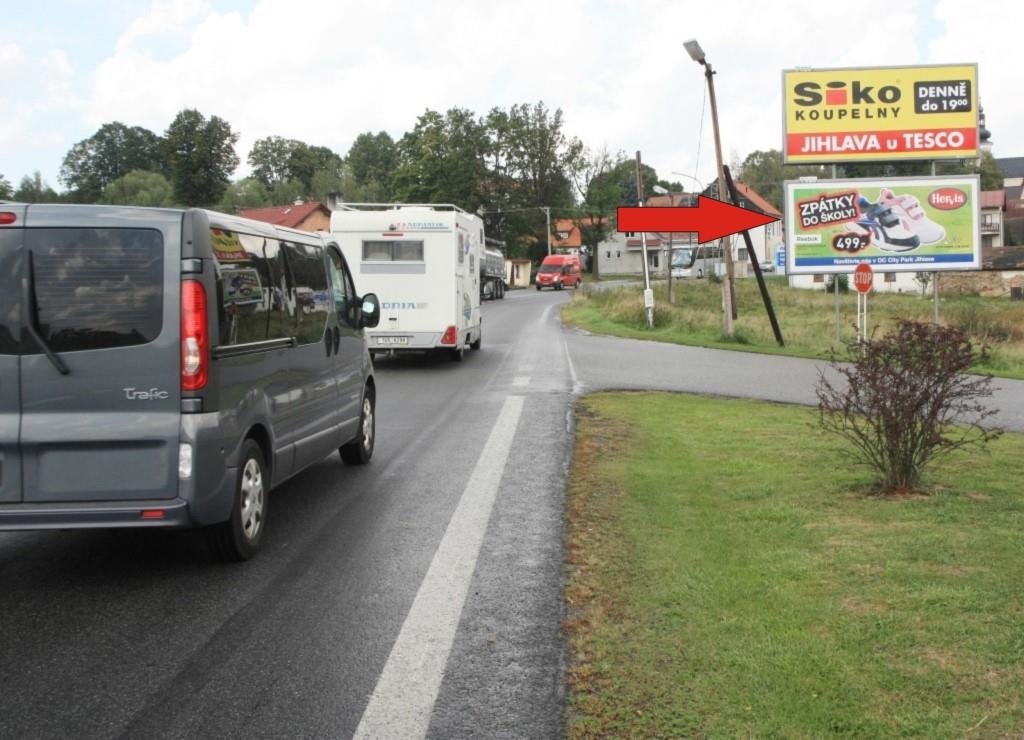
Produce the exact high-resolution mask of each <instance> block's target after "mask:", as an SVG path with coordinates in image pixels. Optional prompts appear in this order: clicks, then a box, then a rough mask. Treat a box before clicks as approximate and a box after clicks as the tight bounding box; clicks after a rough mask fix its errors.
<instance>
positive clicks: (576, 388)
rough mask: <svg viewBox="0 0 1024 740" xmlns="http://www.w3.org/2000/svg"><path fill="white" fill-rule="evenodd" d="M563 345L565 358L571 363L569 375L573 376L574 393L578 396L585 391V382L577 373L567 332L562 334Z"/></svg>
mask: <svg viewBox="0 0 1024 740" xmlns="http://www.w3.org/2000/svg"><path fill="white" fill-rule="evenodd" d="M562 346H563V347H564V348H565V360H566V362H568V363H569V377H571V378H572V394H573V395H574V396H578V395H580V394H581V393H583V383H581V382H580V379H579V376H578V375H576V366H575V365H573V364H572V355H570V354H569V343H568V342H567V341H566V340H565V334H564V333H563V334H562Z"/></svg>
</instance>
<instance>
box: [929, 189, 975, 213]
mask: <svg viewBox="0 0 1024 740" xmlns="http://www.w3.org/2000/svg"><path fill="white" fill-rule="evenodd" d="M966 204H967V193H965V192H964V191H963V190H960V189H959V188H939V189H938V190H934V191H932V193H931V194H930V195H929V196H928V205H930V206H931V207H932V208H938V209H939V210H940V211H955V210H956V209H957V208H961V207H963V206H964V205H966Z"/></svg>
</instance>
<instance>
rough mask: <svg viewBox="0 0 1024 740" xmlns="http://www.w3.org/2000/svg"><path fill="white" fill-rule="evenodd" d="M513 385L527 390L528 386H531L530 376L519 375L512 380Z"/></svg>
mask: <svg viewBox="0 0 1024 740" xmlns="http://www.w3.org/2000/svg"><path fill="white" fill-rule="evenodd" d="M512 385H514V386H518V387H520V388H525V387H526V386H528V385H530V376H529V375H517V376H516V377H514V378H512Z"/></svg>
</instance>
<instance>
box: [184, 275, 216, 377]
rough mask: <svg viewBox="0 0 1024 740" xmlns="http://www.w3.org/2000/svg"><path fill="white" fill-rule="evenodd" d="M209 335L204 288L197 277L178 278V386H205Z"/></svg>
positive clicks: (208, 361) (207, 373) (208, 363)
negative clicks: (179, 347)
mask: <svg viewBox="0 0 1024 740" xmlns="http://www.w3.org/2000/svg"><path fill="white" fill-rule="evenodd" d="M209 369H210V335H209V332H207V330H206V290H204V289H203V284H202V283H201V282H199V281H198V280H183V281H182V282H181V390H183V391H198V390H202V389H203V388H205V387H206V379H207V376H208V375H209Z"/></svg>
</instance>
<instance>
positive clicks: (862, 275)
mask: <svg viewBox="0 0 1024 740" xmlns="http://www.w3.org/2000/svg"><path fill="white" fill-rule="evenodd" d="M874 282H875V273H874V272H872V270H871V265H870V264H868V263H867V262H861V263H860V264H859V265H857V269H855V270H854V271H853V287H855V288H856V289H857V291H858V292H860V293H868V292H870V291H871V285H872V284H873V283H874Z"/></svg>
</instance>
